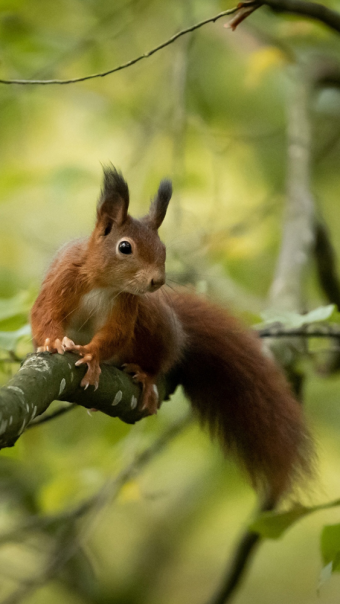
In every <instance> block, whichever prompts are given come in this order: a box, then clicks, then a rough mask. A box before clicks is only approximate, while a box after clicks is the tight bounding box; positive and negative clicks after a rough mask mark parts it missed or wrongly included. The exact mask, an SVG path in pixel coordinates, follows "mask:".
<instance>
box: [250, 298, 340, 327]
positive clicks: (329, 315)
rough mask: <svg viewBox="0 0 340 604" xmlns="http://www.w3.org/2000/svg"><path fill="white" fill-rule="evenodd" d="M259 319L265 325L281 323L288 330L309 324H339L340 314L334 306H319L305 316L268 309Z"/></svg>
mask: <svg viewBox="0 0 340 604" xmlns="http://www.w3.org/2000/svg"><path fill="white" fill-rule="evenodd" d="M261 317H262V318H263V320H264V323H265V324H266V325H268V324H271V323H281V324H282V325H285V327H287V328H289V329H294V328H298V327H302V326H303V325H308V324H310V323H321V322H324V321H328V322H333V323H335V322H340V313H339V312H338V310H337V307H336V306H335V304H328V305H327V306H319V307H318V308H315V309H314V310H311V311H310V312H308V313H306V314H305V315H300V314H299V313H295V312H290V311H277V310H273V309H268V310H265V311H264V312H263V313H261Z"/></svg>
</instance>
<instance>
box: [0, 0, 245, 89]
mask: <svg viewBox="0 0 340 604" xmlns="http://www.w3.org/2000/svg"><path fill="white" fill-rule="evenodd" d="M238 10H239V7H238V6H235V7H234V8H230V9H228V10H224V11H222V12H221V13H218V14H217V15H215V16H214V17H209V19H204V20H203V21H199V22H198V23H195V24H194V25H191V26H190V27H187V28H186V29H182V30H181V31H179V32H178V33H177V34H174V35H173V36H171V38H169V39H168V40H166V41H165V42H162V44H159V45H158V46H155V48H152V49H151V50H149V51H148V52H145V53H144V54H142V55H139V56H138V57H135V58H134V59H131V60H130V61H127V62H126V63H122V64H121V65H118V66H117V67H113V68H112V69H109V70H107V71H102V72H100V73H93V74H91V75H87V76H83V77H80V78H72V79H69V80H0V84H35V85H36V84H38V85H50V84H76V83H78V82H85V81H86V80H93V79H95V78H104V77H105V76H107V75H111V74H112V73H115V72H116V71H121V70H122V69H126V68H127V67H131V66H132V65H135V64H136V63H139V61H142V60H143V59H148V58H149V57H151V56H152V55H154V54H155V53H156V52H158V51H159V50H162V49H163V48H166V47H167V46H169V45H170V44H173V42H176V40H178V39H179V38H181V37H182V36H185V35H186V34H188V33H190V32H193V31H195V30H196V29H199V28H200V27H203V25H207V23H215V21H217V20H218V19H221V18H222V17H227V16H228V15H233V14H234V13H236V12H237V11H238Z"/></svg>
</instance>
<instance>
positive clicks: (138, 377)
mask: <svg viewBox="0 0 340 604" xmlns="http://www.w3.org/2000/svg"><path fill="white" fill-rule="evenodd" d="M123 369H124V371H125V373H128V374H130V375H132V379H133V381H134V382H138V383H140V384H142V386H143V392H142V398H141V400H140V401H139V403H138V407H139V408H140V410H141V411H143V410H144V409H147V410H148V412H149V414H150V415H154V414H155V413H157V409H158V407H159V396H158V389H157V386H156V384H155V382H154V378H153V377H151V376H149V375H148V374H147V373H145V372H144V371H143V370H142V369H141V368H140V367H139V365H135V364H134V363H126V364H125V365H123Z"/></svg>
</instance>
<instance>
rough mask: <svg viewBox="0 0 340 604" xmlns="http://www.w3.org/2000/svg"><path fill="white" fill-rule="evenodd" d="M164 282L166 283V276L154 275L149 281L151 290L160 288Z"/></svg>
mask: <svg viewBox="0 0 340 604" xmlns="http://www.w3.org/2000/svg"><path fill="white" fill-rule="evenodd" d="M164 283H165V278H164V277H163V276H162V277H154V278H153V279H151V280H150V283H149V287H150V291H151V292H155V291H156V289H159V288H160V287H162V285H164Z"/></svg>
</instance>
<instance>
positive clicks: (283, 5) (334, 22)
mask: <svg viewBox="0 0 340 604" xmlns="http://www.w3.org/2000/svg"><path fill="white" fill-rule="evenodd" d="M261 6H268V7H269V8H271V9H272V10H274V11H275V12H283V13H289V14H294V15H299V16H302V17H308V18H310V19H314V20H316V21H319V22H320V23H323V24H324V25H327V26H328V27H330V28H331V29H333V30H334V31H336V32H338V33H340V13H337V12H336V11H334V10H331V9H329V8H326V7H325V6H323V5H322V4H317V3H315V2H306V1H303V0H262V1H261V2H259V1H257V0H245V1H243V2H240V3H239V4H238V5H237V6H235V7H234V8H230V9H228V10H225V11H222V12H221V13H218V14H217V15H215V16H214V17H209V18H208V19H204V20H203V21H199V22H198V23H195V24H194V25H191V26H190V27H187V28H186V29H182V30H181V31H179V32H178V33H177V34H174V35H173V36H171V38H169V39H168V40H166V41H165V42H162V43H161V44H159V45H158V46H155V47H154V48H152V49H151V50H149V51H148V52H146V53H144V54H142V55H139V56H138V57H135V58H134V59H131V60H130V61H127V62H126V63H122V64H121V65H118V66H116V67H113V68H112V69H108V70H107V71H102V72H99V73H93V74H91V75H87V76H82V77H78V78H71V79H67V80H60V79H53V80H24V79H15V80H5V79H0V84H20V85H40V86H46V85H53V84H61V85H62V84H77V83H78V82H85V81H87V80H93V79H95V78H104V77H106V76H108V75H111V74H112V73H115V72H117V71H121V70H123V69H127V68H128V67H131V66H132V65H135V64H136V63H139V61H142V60H143V59H148V58H149V57H151V56H152V55H153V54H155V53H156V52H158V51H159V50H162V49H163V48H166V47H167V46H169V45H170V44H173V42H176V40H178V39H179V38H181V37H182V36H185V35H186V34H188V33H190V32H193V31H195V30H196V29H200V28H201V27H203V26H204V25H207V24H208V23H215V22H216V21H218V19H221V18H222V17H227V16H228V15H233V14H235V17H234V18H233V19H232V20H231V21H230V23H229V24H228V26H229V27H230V28H231V29H235V28H236V27H237V25H238V24H239V23H241V21H243V20H244V19H245V18H247V17H248V16H249V15H250V14H251V13H252V12H254V11H255V10H256V9H258V8H260V7H261Z"/></svg>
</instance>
